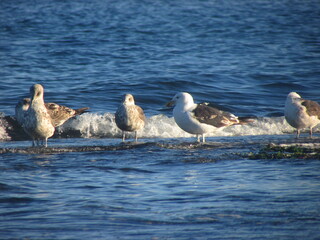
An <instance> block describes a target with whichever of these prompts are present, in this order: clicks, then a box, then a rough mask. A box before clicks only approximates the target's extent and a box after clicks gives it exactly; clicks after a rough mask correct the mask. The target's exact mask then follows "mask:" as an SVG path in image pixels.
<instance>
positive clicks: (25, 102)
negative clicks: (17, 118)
mask: <svg viewBox="0 0 320 240" xmlns="http://www.w3.org/2000/svg"><path fill="white" fill-rule="evenodd" d="M30 102H31V99H30V98H24V99H22V100H20V101H19V102H18V104H17V105H16V109H21V110H22V111H27V110H28V109H29V107H30Z"/></svg>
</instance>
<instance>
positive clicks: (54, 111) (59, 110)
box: [15, 98, 89, 127]
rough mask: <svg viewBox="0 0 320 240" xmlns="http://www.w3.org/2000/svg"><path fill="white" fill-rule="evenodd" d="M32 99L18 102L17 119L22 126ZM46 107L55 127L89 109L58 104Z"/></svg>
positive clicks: (46, 105)
mask: <svg viewBox="0 0 320 240" xmlns="http://www.w3.org/2000/svg"><path fill="white" fill-rule="evenodd" d="M30 103H31V99H30V98H24V99H22V100H20V101H19V102H18V104H17V105H16V108H15V117H16V119H17V121H18V123H19V124H20V125H22V123H23V121H24V120H23V119H24V115H25V113H26V112H27V110H28V109H29V107H30ZM44 105H45V107H46V108H47V111H48V113H49V115H50V117H51V120H52V124H53V126H54V127H58V126H61V125H62V124H64V123H65V122H66V121H67V120H68V119H70V118H72V117H75V116H77V115H80V114H82V113H84V112H86V111H87V110H88V109H89V108H88V107H84V108H79V109H72V108H69V107H66V106H63V105H59V104H56V103H45V104H44Z"/></svg>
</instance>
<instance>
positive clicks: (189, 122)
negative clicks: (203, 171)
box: [167, 92, 253, 142]
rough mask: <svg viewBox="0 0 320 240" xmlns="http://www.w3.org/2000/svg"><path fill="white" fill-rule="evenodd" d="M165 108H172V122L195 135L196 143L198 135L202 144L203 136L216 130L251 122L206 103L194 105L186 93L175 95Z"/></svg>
mask: <svg viewBox="0 0 320 240" xmlns="http://www.w3.org/2000/svg"><path fill="white" fill-rule="evenodd" d="M167 106H168V107H172V106H174V109H173V117H174V120H175V121H176V123H177V124H178V126H179V127H180V128H182V129H183V130H184V131H186V132H188V133H191V134H196V135H197V138H198V142H200V135H201V136H202V142H205V135H206V134H207V133H210V132H214V131H215V130H216V129H217V128H222V127H227V126H231V125H235V124H246V123H248V122H252V121H253V120H252V118H238V117H237V116H235V115H234V114H232V113H229V112H225V111H222V110H219V109H217V108H214V107H211V106H208V104H206V103H201V104H195V103H194V101H193V97H192V96H191V95H190V94H189V93H186V92H179V93H177V94H176V95H175V96H174V97H173V98H172V100H171V101H170V102H168V103H167Z"/></svg>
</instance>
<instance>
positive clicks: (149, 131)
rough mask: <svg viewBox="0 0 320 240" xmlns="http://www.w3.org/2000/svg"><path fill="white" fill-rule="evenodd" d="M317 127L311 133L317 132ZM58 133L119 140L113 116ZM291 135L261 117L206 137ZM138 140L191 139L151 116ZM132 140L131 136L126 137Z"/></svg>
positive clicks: (76, 122)
mask: <svg viewBox="0 0 320 240" xmlns="http://www.w3.org/2000/svg"><path fill="white" fill-rule="evenodd" d="M7 127H8V126H7V123H5V122H4V121H1V122H0V140H10V136H9V135H8V133H7V132H6V128H7ZM319 129H320V126H318V127H316V128H315V129H314V130H315V132H316V131H319ZM57 131H58V132H60V133H62V132H70V131H78V132H80V134H81V137H83V138H121V131H120V129H119V128H118V127H117V126H116V124H115V120H114V114H113V113H85V114H82V115H80V116H77V117H76V118H74V119H70V120H69V121H67V122H66V123H65V124H63V125H62V126H60V127H59V128H58V129H57ZM294 131H295V129H294V128H292V127H291V126H290V125H289V124H288V123H287V122H286V120H285V119H284V117H271V118H270V117H262V118H258V119H256V120H255V121H254V122H252V123H249V124H246V125H234V126H230V127H226V128H223V129H217V130H216V131H215V132H213V133H211V134H208V135H207V137H217V136H241V135H243V136H248V135H281V134H287V133H293V132H294ZM138 136H139V138H180V137H194V135H191V134H189V133H187V132H185V131H183V130H182V129H181V128H179V127H178V125H177V124H176V123H175V121H174V118H173V117H167V116H165V115H162V114H160V115H154V116H151V117H147V122H146V125H145V127H144V129H143V130H141V131H139V132H138ZM128 137H129V138H133V133H128Z"/></svg>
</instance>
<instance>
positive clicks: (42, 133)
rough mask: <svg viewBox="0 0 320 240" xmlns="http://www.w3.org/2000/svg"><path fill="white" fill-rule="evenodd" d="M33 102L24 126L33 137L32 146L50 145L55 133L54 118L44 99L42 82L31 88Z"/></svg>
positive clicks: (25, 116)
mask: <svg viewBox="0 0 320 240" xmlns="http://www.w3.org/2000/svg"><path fill="white" fill-rule="evenodd" d="M30 93H31V103H30V106H29V108H28V110H27V111H26V113H25V115H24V119H23V123H22V127H23V129H24V130H25V131H26V133H28V135H29V136H30V137H31V138H32V146H40V145H41V142H42V145H44V146H45V147H47V146H48V144H47V142H48V138H49V137H51V136H52V135H53V133H54V130H55V128H54V126H53V123H52V119H51V117H50V115H49V113H48V110H47V108H46V107H45V104H44V100H43V93H44V89H43V87H42V86H41V85H40V84H34V85H33V86H32V87H31V88H30Z"/></svg>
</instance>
